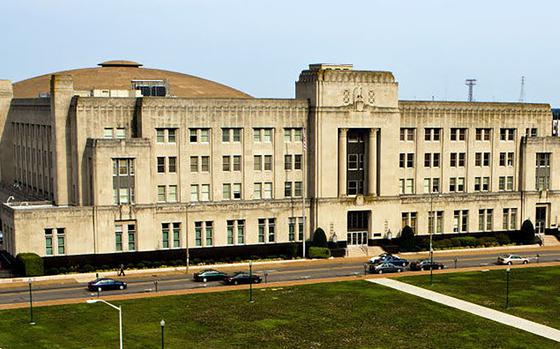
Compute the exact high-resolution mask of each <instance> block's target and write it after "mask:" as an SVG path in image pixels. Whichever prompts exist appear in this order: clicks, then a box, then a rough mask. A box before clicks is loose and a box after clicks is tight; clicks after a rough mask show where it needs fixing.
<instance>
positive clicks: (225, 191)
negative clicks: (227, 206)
mask: <svg viewBox="0 0 560 349" xmlns="http://www.w3.org/2000/svg"><path fill="white" fill-rule="evenodd" d="M222 198H223V199H224V200H231V184H230V183H224V184H223V187H222Z"/></svg>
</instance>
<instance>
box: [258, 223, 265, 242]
mask: <svg viewBox="0 0 560 349" xmlns="http://www.w3.org/2000/svg"><path fill="white" fill-rule="evenodd" d="M258 229H259V234H258V235H259V242H264V235H265V229H266V219H264V218H259V228H258Z"/></svg>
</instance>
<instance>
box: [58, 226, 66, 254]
mask: <svg viewBox="0 0 560 349" xmlns="http://www.w3.org/2000/svg"><path fill="white" fill-rule="evenodd" d="M64 240H65V239H64V228H57V229H56V242H57V249H58V251H57V252H58V254H64V251H65V245H64Z"/></svg>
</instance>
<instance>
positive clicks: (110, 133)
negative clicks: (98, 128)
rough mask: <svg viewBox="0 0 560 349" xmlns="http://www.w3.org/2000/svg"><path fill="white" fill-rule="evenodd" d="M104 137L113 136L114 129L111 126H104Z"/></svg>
mask: <svg viewBox="0 0 560 349" xmlns="http://www.w3.org/2000/svg"><path fill="white" fill-rule="evenodd" d="M103 138H113V129H112V128H109V127H106V128H104V129H103Z"/></svg>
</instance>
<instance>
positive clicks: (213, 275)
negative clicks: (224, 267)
mask: <svg viewBox="0 0 560 349" xmlns="http://www.w3.org/2000/svg"><path fill="white" fill-rule="evenodd" d="M226 276H227V274H226V273H222V272H221V271H217V270H215V269H206V270H202V271H201V272H199V273H194V274H193V280H194V281H202V282H207V281H220V280H223V279H224V278H225V277H226Z"/></svg>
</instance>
